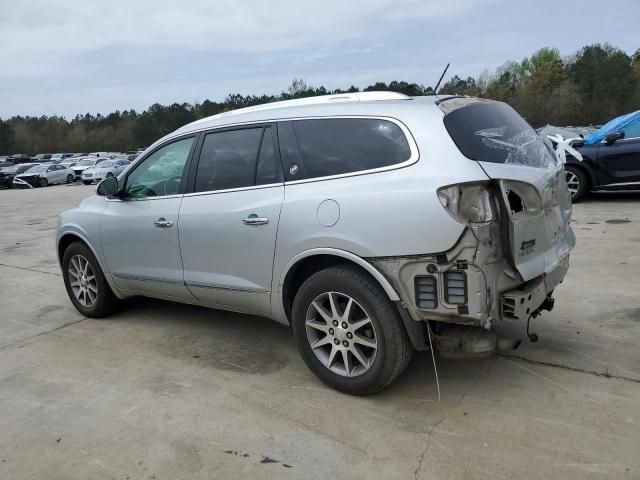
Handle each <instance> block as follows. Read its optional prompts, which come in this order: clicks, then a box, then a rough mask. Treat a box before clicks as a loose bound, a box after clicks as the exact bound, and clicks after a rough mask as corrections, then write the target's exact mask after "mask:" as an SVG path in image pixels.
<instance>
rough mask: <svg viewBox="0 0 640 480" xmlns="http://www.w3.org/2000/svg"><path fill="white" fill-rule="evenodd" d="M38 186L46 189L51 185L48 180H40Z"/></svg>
mask: <svg viewBox="0 0 640 480" xmlns="http://www.w3.org/2000/svg"><path fill="white" fill-rule="evenodd" d="M38 185H40V186H41V187H46V186H47V185H49V180H47V179H46V178H41V179H40V180H38Z"/></svg>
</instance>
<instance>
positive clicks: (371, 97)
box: [216, 92, 411, 117]
mask: <svg viewBox="0 0 640 480" xmlns="http://www.w3.org/2000/svg"><path fill="white" fill-rule="evenodd" d="M378 100H411V97H410V96H408V95H405V94H403V93H397V92H356V93H336V94H334V95H320V96H317V97H305V98H297V99H295V100H283V101H281V102H272V103H263V104H262V105H255V106H253V107H245V108H239V109H237V110H231V111H229V112H224V113H220V114H218V115H216V116H217V117H221V116H225V117H226V116H227V115H237V114H240V113H247V112H257V111H260V110H272V109H277V108H286V107H300V106H304V105H317V104H321V103H334V102H336V103H337V102H368V101H378Z"/></svg>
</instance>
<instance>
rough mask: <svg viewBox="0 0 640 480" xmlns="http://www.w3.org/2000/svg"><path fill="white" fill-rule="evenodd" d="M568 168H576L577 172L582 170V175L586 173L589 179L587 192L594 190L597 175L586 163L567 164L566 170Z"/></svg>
mask: <svg viewBox="0 0 640 480" xmlns="http://www.w3.org/2000/svg"><path fill="white" fill-rule="evenodd" d="M567 167H571V168H574V169H576V170H580V171H581V172H582V173H584V176H585V177H586V179H587V190H586V191H587V192H590V191H591V190H592V189H593V187H594V186H596V185H597V183H596V181H595V180H596V179H595V174H594V172H593V170H592V169H591V168H590V167H588V166H587V165H586V164H584V163H573V162H571V163H568V162H567V163H566V164H565V166H564V168H565V170H566V169H567Z"/></svg>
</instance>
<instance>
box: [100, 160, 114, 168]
mask: <svg viewBox="0 0 640 480" xmlns="http://www.w3.org/2000/svg"><path fill="white" fill-rule="evenodd" d="M114 163H116V162H114V161H113V160H105V161H104V162H100V163H99V164H98V165H96V166H97V167H99V168H109V167H113V164H114Z"/></svg>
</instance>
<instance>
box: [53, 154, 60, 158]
mask: <svg viewBox="0 0 640 480" xmlns="http://www.w3.org/2000/svg"><path fill="white" fill-rule="evenodd" d="M51 158H62V153H55V154H53V155H51Z"/></svg>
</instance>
